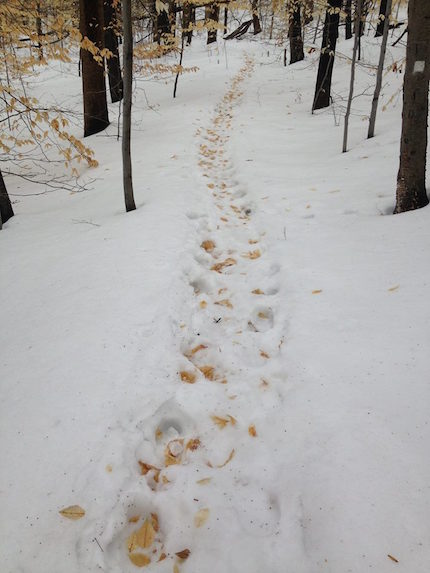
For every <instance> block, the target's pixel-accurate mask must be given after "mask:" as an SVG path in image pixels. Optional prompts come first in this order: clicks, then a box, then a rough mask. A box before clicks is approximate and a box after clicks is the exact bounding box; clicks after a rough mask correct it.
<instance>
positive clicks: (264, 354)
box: [260, 350, 270, 359]
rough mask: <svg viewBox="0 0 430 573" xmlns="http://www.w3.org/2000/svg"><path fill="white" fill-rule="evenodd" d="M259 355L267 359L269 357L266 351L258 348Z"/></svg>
mask: <svg viewBox="0 0 430 573" xmlns="http://www.w3.org/2000/svg"><path fill="white" fill-rule="evenodd" d="M260 356H261V357H262V358H267V359H268V358H270V356H269V355H268V354H267V352H264V350H260Z"/></svg>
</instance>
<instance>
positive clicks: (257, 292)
mask: <svg viewBox="0 0 430 573" xmlns="http://www.w3.org/2000/svg"><path fill="white" fill-rule="evenodd" d="M251 292H252V294H264V292H263V291H262V290H261V289H259V288H256V289H254V290H253V291H251Z"/></svg>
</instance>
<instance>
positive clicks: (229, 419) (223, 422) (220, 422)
mask: <svg viewBox="0 0 430 573" xmlns="http://www.w3.org/2000/svg"><path fill="white" fill-rule="evenodd" d="M211 418H212V421H213V422H214V423H215V424H216V425H217V426H218V428H220V429H221V430H223V429H224V428H225V427H226V426H227V424H231V425H232V426H235V425H236V419H235V418H233V416H230V414H227V416H226V417H225V418H221V416H211Z"/></svg>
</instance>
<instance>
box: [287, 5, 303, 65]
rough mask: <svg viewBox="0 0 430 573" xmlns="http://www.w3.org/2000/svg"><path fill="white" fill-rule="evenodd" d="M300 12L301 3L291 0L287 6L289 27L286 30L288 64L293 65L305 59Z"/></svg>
mask: <svg viewBox="0 0 430 573" xmlns="http://www.w3.org/2000/svg"><path fill="white" fill-rule="evenodd" d="M300 10H301V2H300V1H299V0H292V1H291V2H289V4H287V11H288V14H289V19H290V26H289V28H288V36H289V38H290V64H295V63H296V62H300V61H301V60H303V59H304V58H305V54H304V52H303V38H302V20H301V14H300Z"/></svg>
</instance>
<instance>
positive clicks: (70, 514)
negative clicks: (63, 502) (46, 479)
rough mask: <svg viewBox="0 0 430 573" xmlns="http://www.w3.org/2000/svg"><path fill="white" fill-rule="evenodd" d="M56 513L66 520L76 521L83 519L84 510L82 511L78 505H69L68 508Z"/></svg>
mask: <svg viewBox="0 0 430 573" xmlns="http://www.w3.org/2000/svg"><path fill="white" fill-rule="evenodd" d="M58 513H60V515H62V516H63V517H66V518H67V519H73V520H76V519H81V517H84V515H85V510H84V509H82V507H81V506H80V505H70V506H69V507H65V508H64V509H61V510H60V511H59V512H58Z"/></svg>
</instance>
